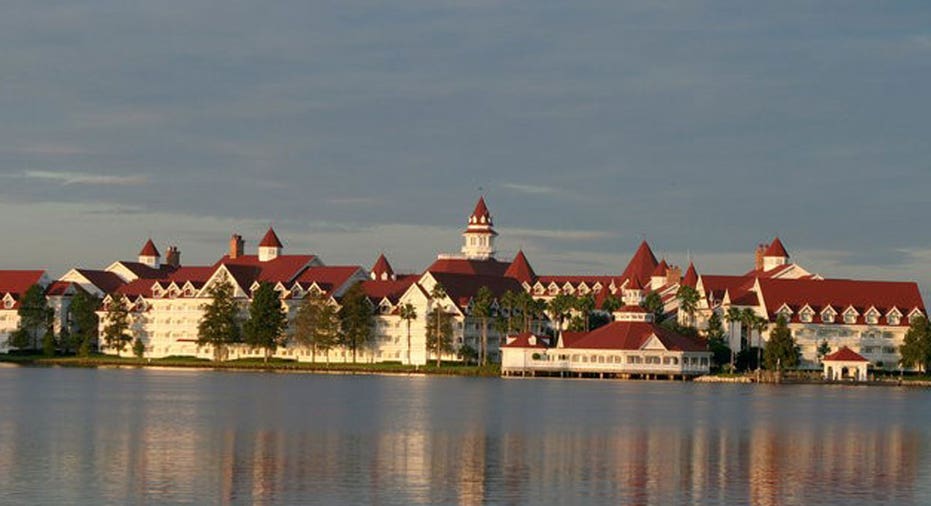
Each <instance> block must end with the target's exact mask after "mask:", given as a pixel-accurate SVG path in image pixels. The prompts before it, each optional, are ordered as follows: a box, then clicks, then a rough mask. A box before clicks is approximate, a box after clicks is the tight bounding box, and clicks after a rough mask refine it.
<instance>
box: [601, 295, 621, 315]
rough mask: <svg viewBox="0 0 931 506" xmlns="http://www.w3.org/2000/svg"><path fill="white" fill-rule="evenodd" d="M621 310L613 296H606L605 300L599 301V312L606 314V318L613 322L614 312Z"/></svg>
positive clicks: (617, 300)
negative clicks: (608, 317)
mask: <svg viewBox="0 0 931 506" xmlns="http://www.w3.org/2000/svg"><path fill="white" fill-rule="evenodd" d="M620 308H621V301H620V299H618V298H617V297H615V296H614V295H608V296H607V297H605V300H603V301H601V310H602V311H604V312H606V313H608V316H610V317H611V319H612V320H614V312H615V311H617V310H618V309H620Z"/></svg>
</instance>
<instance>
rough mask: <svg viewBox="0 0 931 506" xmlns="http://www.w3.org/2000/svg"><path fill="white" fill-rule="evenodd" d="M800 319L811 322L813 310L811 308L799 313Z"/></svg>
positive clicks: (803, 321)
mask: <svg viewBox="0 0 931 506" xmlns="http://www.w3.org/2000/svg"><path fill="white" fill-rule="evenodd" d="M799 316H800V317H801V319H802V323H811V319H812V317H813V316H814V312H813V311H811V310H805V311H802V314H800V315H799Z"/></svg>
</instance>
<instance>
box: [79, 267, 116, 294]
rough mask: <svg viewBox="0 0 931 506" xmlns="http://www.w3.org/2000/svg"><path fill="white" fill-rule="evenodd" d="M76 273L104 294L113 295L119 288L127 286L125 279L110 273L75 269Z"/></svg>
mask: <svg viewBox="0 0 931 506" xmlns="http://www.w3.org/2000/svg"><path fill="white" fill-rule="evenodd" d="M75 271H76V272H77V273H78V274H80V275H81V276H84V278H85V279H86V280H88V281H90V282H91V284H93V285H94V286H96V287H97V288H99V289H100V290H101V291H102V292H104V293H113V292H115V291H116V289H117V288H119V287H121V286H123V285H124V284H126V283H125V282H124V281H123V278H121V277H119V276H117V275H116V274H115V273H113V272H110V271H99V270H91V269H75Z"/></svg>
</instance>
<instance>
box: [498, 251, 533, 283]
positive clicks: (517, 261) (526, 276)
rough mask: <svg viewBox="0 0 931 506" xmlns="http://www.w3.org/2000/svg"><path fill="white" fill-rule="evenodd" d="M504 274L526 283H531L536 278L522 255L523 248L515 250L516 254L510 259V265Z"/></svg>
mask: <svg viewBox="0 0 931 506" xmlns="http://www.w3.org/2000/svg"><path fill="white" fill-rule="evenodd" d="M504 276H505V277H508V278H514V279H516V280H518V281H520V282H527V283H533V282H534V280H535V279H537V274H536V273H535V272H533V267H531V266H530V262H528V261H527V257H526V256H524V250H518V251H517V256H515V257H514V260H513V261H511V265H510V267H508V269H507V270H506V271H504Z"/></svg>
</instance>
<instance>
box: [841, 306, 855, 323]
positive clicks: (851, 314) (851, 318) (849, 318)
mask: <svg viewBox="0 0 931 506" xmlns="http://www.w3.org/2000/svg"><path fill="white" fill-rule="evenodd" d="M844 323H846V324H847V325H853V324H854V323H857V312H856V311H854V310H853V308H851V309H848V310H847V311H845V312H844Z"/></svg>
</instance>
